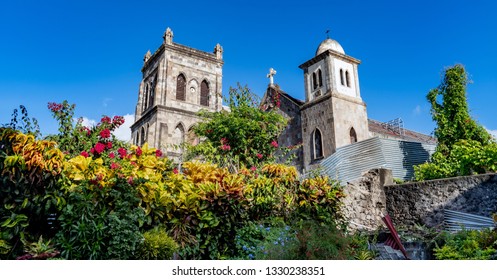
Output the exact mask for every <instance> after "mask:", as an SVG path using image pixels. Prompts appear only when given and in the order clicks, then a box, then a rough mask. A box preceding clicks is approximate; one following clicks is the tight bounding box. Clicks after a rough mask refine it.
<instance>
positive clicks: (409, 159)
mask: <svg viewBox="0 0 497 280" xmlns="http://www.w3.org/2000/svg"><path fill="white" fill-rule="evenodd" d="M435 147H436V146H435V145H432V144H425V143H420V142H409V141H402V140H394V139H384V138H379V137H374V138H370V139H367V140H364V141H361V142H357V143H354V144H351V145H347V146H344V147H340V148H338V149H337V151H336V152H335V153H334V154H333V155H331V156H329V157H328V158H326V159H324V160H322V161H321V163H320V166H321V169H322V174H326V175H328V176H330V177H331V178H334V179H337V180H339V181H340V182H341V183H342V184H344V185H345V184H346V183H347V182H350V181H352V180H355V179H357V178H359V177H361V176H362V173H364V172H366V171H368V170H370V169H373V168H387V169H390V170H392V173H393V177H394V178H400V179H403V180H410V179H412V178H413V177H414V167H413V166H414V165H418V164H421V163H424V162H426V161H428V160H429V159H430V156H431V154H433V152H434V151H435Z"/></svg>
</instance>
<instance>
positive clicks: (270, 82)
mask: <svg viewBox="0 0 497 280" xmlns="http://www.w3.org/2000/svg"><path fill="white" fill-rule="evenodd" d="M274 75H276V70H274V69H273V68H269V74H267V76H266V77H268V78H269V85H273V76H274Z"/></svg>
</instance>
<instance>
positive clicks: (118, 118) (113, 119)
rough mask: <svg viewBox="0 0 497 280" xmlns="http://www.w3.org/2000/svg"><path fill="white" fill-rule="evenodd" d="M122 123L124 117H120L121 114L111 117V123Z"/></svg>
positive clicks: (117, 124)
mask: <svg viewBox="0 0 497 280" xmlns="http://www.w3.org/2000/svg"><path fill="white" fill-rule="evenodd" d="M123 123H124V117H121V116H114V117H113V118H112V124H114V125H115V126H120V125H122V124H123Z"/></svg>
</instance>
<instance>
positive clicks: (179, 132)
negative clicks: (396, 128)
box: [171, 123, 185, 153]
mask: <svg viewBox="0 0 497 280" xmlns="http://www.w3.org/2000/svg"><path fill="white" fill-rule="evenodd" d="M184 141H185V128H184V126H183V124H181V123H179V124H178V125H177V126H176V128H175V129H174V132H173V137H172V139H171V142H172V143H171V144H173V145H175V146H176V149H177V151H178V152H180V153H181V152H182V147H181V144H183V142H184Z"/></svg>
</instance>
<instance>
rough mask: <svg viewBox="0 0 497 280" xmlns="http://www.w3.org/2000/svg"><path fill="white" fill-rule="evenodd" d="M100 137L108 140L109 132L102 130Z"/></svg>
mask: <svg viewBox="0 0 497 280" xmlns="http://www.w3.org/2000/svg"><path fill="white" fill-rule="evenodd" d="M100 137H102V138H109V137H110V130H108V129H104V130H102V131H100Z"/></svg>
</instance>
